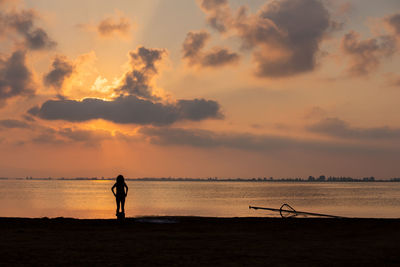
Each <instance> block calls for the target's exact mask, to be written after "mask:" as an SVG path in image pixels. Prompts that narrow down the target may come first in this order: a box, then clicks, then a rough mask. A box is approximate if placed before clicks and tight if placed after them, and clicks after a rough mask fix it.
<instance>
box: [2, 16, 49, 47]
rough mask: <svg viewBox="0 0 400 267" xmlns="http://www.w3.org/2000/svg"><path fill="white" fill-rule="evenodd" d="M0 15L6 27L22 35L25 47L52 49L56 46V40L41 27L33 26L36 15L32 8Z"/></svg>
mask: <svg viewBox="0 0 400 267" xmlns="http://www.w3.org/2000/svg"><path fill="white" fill-rule="evenodd" d="M2 15H3V17H4V18H5V21H6V25H7V27H8V28H9V29H12V30H14V31H16V32H18V33H19V34H21V35H22V36H23V37H24V39H25V46H26V48H28V49H31V50H41V49H52V48H54V47H55V46H56V42H54V41H53V40H51V39H50V37H49V36H48V34H47V33H46V32H45V31H44V30H43V29H42V28H39V27H36V26H35V23H34V20H35V19H36V16H35V12H34V11H33V10H22V11H20V12H15V11H13V12H10V13H5V14H2Z"/></svg>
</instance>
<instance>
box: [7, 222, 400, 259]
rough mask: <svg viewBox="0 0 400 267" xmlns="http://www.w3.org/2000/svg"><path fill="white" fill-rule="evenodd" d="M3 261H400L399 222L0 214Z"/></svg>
mask: <svg viewBox="0 0 400 267" xmlns="http://www.w3.org/2000/svg"><path fill="white" fill-rule="evenodd" d="M0 264H1V265H2V266H8V265H40V266H43V265H47V266H48V265H51V266H71V265H73V266H76V265H84V266H93V265H101V266H108V265H114V266H115V265H130V266H133V265H135V266H149V265H151V266H153V265H159V266H218V265H219V266H266V265H273V266H276V265H279V266H282V265H286V266H287V265H289V266H294V265H296V266H298V265H303V266H310V265H311V266H321V265H331V266H333V265H335V266H337V265H346V266H349V265H353V266H355V265H358V266H361V265H363V266H366V265H368V266H371V265H375V266H378V265H379V266H380V265H400V220H398V219H280V218H276V219H275V218H204V217H146V218H135V219H133V218H128V219H126V220H125V221H124V222H118V221H116V220H78V219H66V218H56V219H46V218H42V219H25V218H0Z"/></svg>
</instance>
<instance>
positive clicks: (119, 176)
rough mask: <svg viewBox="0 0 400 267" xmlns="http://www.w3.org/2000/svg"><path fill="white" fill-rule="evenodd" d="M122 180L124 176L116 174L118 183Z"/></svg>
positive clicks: (123, 180)
mask: <svg viewBox="0 0 400 267" xmlns="http://www.w3.org/2000/svg"><path fill="white" fill-rule="evenodd" d="M123 182H125V179H124V176H122V175H121V174H120V175H118V176H117V183H118V184H120V183H123Z"/></svg>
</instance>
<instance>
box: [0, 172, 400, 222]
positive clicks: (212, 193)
mask: <svg viewBox="0 0 400 267" xmlns="http://www.w3.org/2000/svg"><path fill="white" fill-rule="evenodd" d="M113 183H114V181H107V180H105V181H101V180H100V181H99V180H97V181H69V180H57V181H54V180H51V181H48V180H46V181H38V180H1V181H0V185H1V186H0V216H1V217H75V218H114V215H115V199H114V196H113V195H112V193H111V192H110V187H111V186H112V185H113ZM127 184H128V186H129V188H130V190H129V195H128V197H127V199H126V216H129V217H132V216H142V215H185V216H189V215H193V216H219V217H233V216H240V217H245V216H271V215H274V216H276V214H273V213H269V212H264V211H254V210H249V209H248V206H249V205H253V206H264V207H272V208H279V207H280V206H281V205H282V203H289V204H290V205H291V206H293V207H294V208H295V209H297V210H303V211H310V212H318V213H327V214H334V215H339V216H349V217H382V218H398V217H400V209H399V207H400V190H399V189H400V184H399V183H283V182H282V183H280V182H273V183H263V182H143V181H127Z"/></svg>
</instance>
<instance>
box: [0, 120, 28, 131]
mask: <svg viewBox="0 0 400 267" xmlns="http://www.w3.org/2000/svg"><path fill="white" fill-rule="evenodd" d="M0 128H7V129H28V128H31V125H30V124H28V123H26V122H24V121H20V120H13V119H7V120H0Z"/></svg>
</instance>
